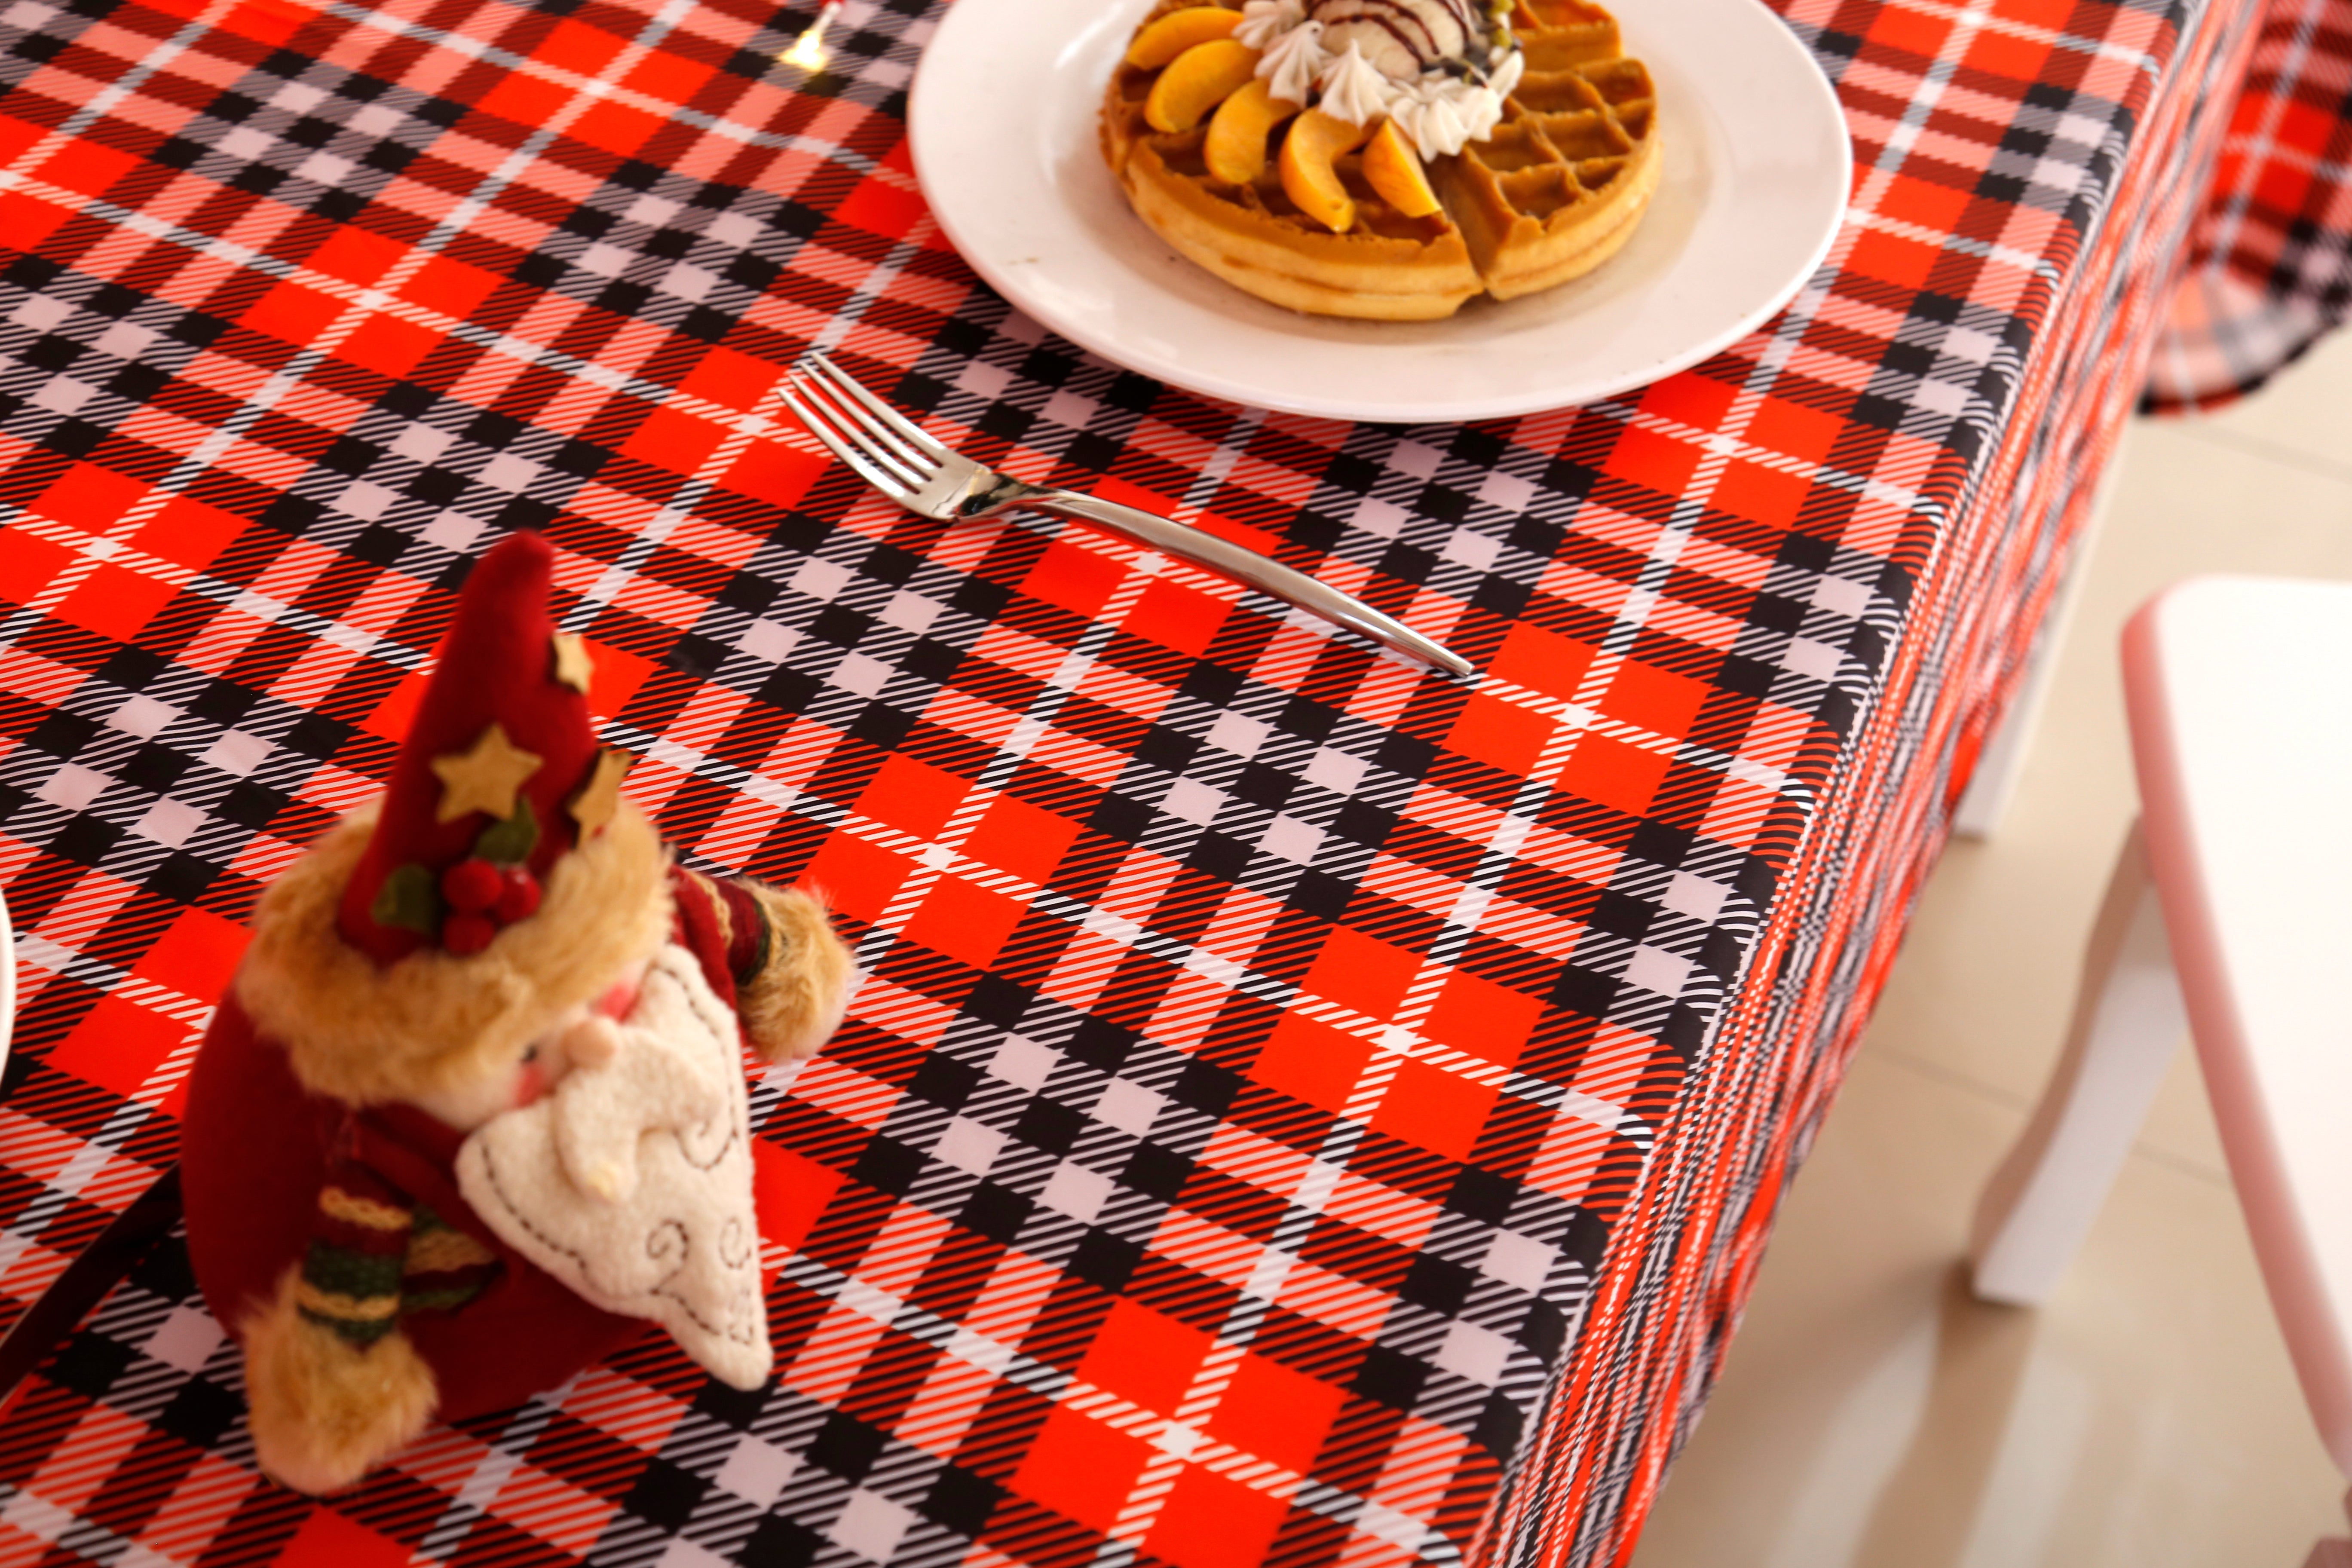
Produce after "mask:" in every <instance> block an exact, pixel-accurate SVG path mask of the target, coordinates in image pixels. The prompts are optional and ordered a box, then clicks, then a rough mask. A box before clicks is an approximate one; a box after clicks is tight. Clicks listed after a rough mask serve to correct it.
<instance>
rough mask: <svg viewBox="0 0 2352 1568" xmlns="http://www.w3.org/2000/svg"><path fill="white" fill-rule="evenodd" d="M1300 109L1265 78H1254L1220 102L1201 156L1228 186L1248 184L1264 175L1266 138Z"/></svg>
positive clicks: (1211, 174)
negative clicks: (1273, 87)
mask: <svg viewBox="0 0 2352 1568" xmlns="http://www.w3.org/2000/svg"><path fill="white" fill-rule="evenodd" d="M1297 112H1298V105H1297V104H1295V103H1293V102H1291V101H1290V100H1288V99H1286V98H1276V97H1275V96H1274V89H1271V88H1269V87H1267V86H1266V85H1265V78H1263V77H1252V78H1251V79H1249V81H1248V83H1247V84H1246V85H1245V86H1244V87H1243V89H1241V90H1240V91H1239V92H1237V93H1235V94H1234V95H1233V97H1231V98H1229V99H1227V100H1225V101H1224V102H1223V103H1221V104H1219V105H1217V112H1216V116H1215V118H1213V119H1212V120H1211V121H1209V140H1208V142H1207V143H1206V144H1205V145H1203V146H1202V149H1201V156H1202V161H1203V162H1205V163H1207V164H1208V165H1209V174H1210V176H1211V177H1212V178H1213V179H1218V180H1223V182H1224V183H1225V184H1229V185H1246V184H1250V183H1251V182H1252V181H1254V180H1255V179H1256V178H1257V177H1258V176H1259V175H1260V174H1265V143H1266V138H1268V137H1269V136H1272V135H1273V134H1274V128H1275V127H1276V126H1277V125H1279V124H1281V123H1282V122H1283V121H1286V120H1287V119H1289V118H1290V117H1291V116H1292V115H1294V114H1296V113H1297Z"/></svg>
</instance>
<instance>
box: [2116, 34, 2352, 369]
mask: <svg viewBox="0 0 2352 1568" xmlns="http://www.w3.org/2000/svg"><path fill="white" fill-rule="evenodd" d="M2244 82H2245V85H2244V87H2243V89H2242V90H2241V92H2240V95H2239V97H2238V100H2237V108H2236V110H2235V112H2234V113H2233V114H2232V116H2231V122H2230V132H2229V139H2228V141H2227V142H2226V143H2225V144H2224V146H2223V148H2222V151H2221V166H2220V167H2219V169H2218V170H2217V171H2216V172H2215V174H2214V179H2213V184H2212V189H2211V194H2210V196H2209V197H2208V198H2207V201H2206V210H2205V215H2204V217H2203V219H2202V221H2200V223H2199V225H2198V227H2197V231H2196V234H2195V236H2194V237H2193V239H2192V241H2191V244H2190V247H2189V262H2188V269H2187V272H2186V274H2185V275H2184V276H2183V277H2182V279H2181V280H2180V284H2179V288H2178V289H2176V290H2175V292H2174V294H2173V296H2172V302H2171V310H2170V313H2169V317H2168V320H2167V321H2166V323H2165V328H2164V334H2163V337H2162V339H2161V340H2160V342H2159V343H2158V349H2157V353H2156V357H2155V358H2154V360H2153V361H2152V362H2151V363H2150V364H2149V374H2148V383H2147V398H2146V403H2147V406H2148V407H2149V408H2150V409H2153V410H2158V411H2162V412H2179V411H2181V410H2185V409H2191V408H2218V407H2220V406H2221V405H2224V404H2227V403H2229V402H2231V401H2232V400H2233V399H2235V398H2238V397H2241V396H2243V395H2245V394H2247V393H2249V392H2252V391H2253V390H2255V389H2256V388H2257V387H2260V386H2261V385H2263V384H2264V383H2265V382H2267V381H2269V380H2270V378H2271V377H2272V376H2273V375H2274V374H2277V373H2278V372H2279V371H2281V370H2283V369H2284V368H2285V367H2286V366H2287V365H2288V364H2290V363H2294V360H2295V359H2296V358H2298V357H2299V356H2300V355H2301V354H2302V353H2303V352H2304V351H2305V349H2308V348H2309V347H2311V345H2312V344H2313V343H2314V342H2317V341H2318V340H2319V338H2320V337H2321V336H2322V335H2323V334H2324V333H2326V331H2328V330H2329V329H2331V328H2333V327H2336V326H2337V325H2339V324H2341V323H2342V322H2343V321H2344V319H2345V317H2346V316H2347V314H2352V0H2271V4H2270V6H2269V9H2268V11H2267V13H2266V15H2265V16H2264V17H2263V26H2262V37H2261V40H2260V42H2259V43H2258V44H2257V46H2256V47H2255V50H2254V57H2253V61H2252V66H2251V68H2249V69H2248V71H2247V73H2246V76H2245V78H2244Z"/></svg>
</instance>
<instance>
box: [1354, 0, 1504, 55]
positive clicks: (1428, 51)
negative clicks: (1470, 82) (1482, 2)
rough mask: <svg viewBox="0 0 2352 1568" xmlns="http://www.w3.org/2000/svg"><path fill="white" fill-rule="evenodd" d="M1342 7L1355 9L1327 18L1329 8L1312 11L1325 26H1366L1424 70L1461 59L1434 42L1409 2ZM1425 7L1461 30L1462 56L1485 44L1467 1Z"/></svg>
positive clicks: (1374, 0)
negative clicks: (1388, 39)
mask: <svg viewBox="0 0 2352 1568" xmlns="http://www.w3.org/2000/svg"><path fill="white" fill-rule="evenodd" d="M1342 3H1345V4H1351V5H1353V6H1355V7H1356V8H1355V9H1352V10H1349V11H1348V12H1347V13H1345V14H1344V15H1340V16H1331V15H1328V12H1329V11H1331V10H1332V9H1333V7H1331V6H1330V5H1318V6H1317V7H1316V8H1315V11H1316V16H1317V19H1318V20H1320V21H1322V22H1324V23H1326V24H1327V25H1338V24H1339V23H1344V22H1366V23H1370V25H1371V26H1375V27H1378V28H1380V29H1381V31H1382V32H1384V33H1386V34H1387V35H1388V36H1389V37H1391V38H1393V39H1395V40H1396V42H1397V45H1398V47H1400V48H1402V49H1403V50H1404V51H1405V52H1406V53H1407V54H1409V55H1411V56H1412V58H1413V59H1414V61H1415V62H1416V63H1417V64H1419V65H1420V66H1421V68H1423V69H1424V70H1426V69H1427V68H1430V67H1432V66H1434V65H1438V64H1441V63H1445V62H1449V61H1453V60H1454V59H1457V58H1463V57H1461V56H1456V55H1455V53H1454V51H1453V50H1450V49H1448V48H1446V47H1444V46H1443V45H1442V44H1440V43H1439V42H1438V39H1437V34H1436V31H1435V29H1433V27H1432V26H1430V23H1429V21H1428V19H1427V18H1426V17H1424V16H1423V15H1421V13H1420V11H1419V10H1417V9H1416V8H1414V7H1413V6H1412V5H1410V4H1409V0H1342ZM1427 4H1429V5H1433V6H1435V7H1438V8H1441V9H1443V10H1444V13H1445V14H1446V15H1447V16H1450V17H1452V18H1453V19H1454V24H1455V26H1458V27H1460V28H1461V30H1462V41H1463V52H1464V56H1466V54H1467V53H1468V51H1469V50H1470V49H1471V48H1472V47H1475V46H1477V45H1479V44H1481V43H1483V42H1484V41H1485V29H1484V28H1482V27H1481V26H1479V20H1478V16H1477V15H1476V14H1475V12H1474V11H1473V10H1472V9H1471V6H1470V3H1469V0H1427ZM1463 63H1465V64H1467V63H1468V62H1467V60H1466V58H1463Z"/></svg>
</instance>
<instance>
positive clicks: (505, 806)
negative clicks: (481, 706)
mask: <svg viewBox="0 0 2352 1568" xmlns="http://www.w3.org/2000/svg"><path fill="white" fill-rule="evenodd" d="M539 763H540V759H539V758H538V757H536V756H533V755H532V754H531V753H530V752H526V751H524V750H523V749H522V748H521V747H520V746H518V745H516V744H515V743H514V742H511V741H509V740H508V739H507V731H506V727H505V726H504V725H502V724H500V723H499V722H498V721H495V720H493V721H491V722H490V724H489V725H488V728H486V729H484V730H483V731H482V732H481V733H480V734H479V735H478V736H476V737H475V739H474V744H473V746H472V748H471V749H470V750H468V751H464V752H453V753H452V754H450V755H448V756H446V757H436V758H434V759H433V763H432V766H433V771H434V773H436V774H438V775H439V776H440V779H441V805H440V807H439V809H438V810H437V811H436V813H435V814H434V818H433V819H434V820H435V821H436V822H454V821H456V820H457V818H458V817H461V816H465V815H466V814H467V812H469V811H482V812H488V814H489V815H490V816H495V817H499V818H502V819H503V818H505V817H509V816H513V815H514V808H515V792H516V791H517V790H519V789H520V788H522V786H523V784H524V783H525V782H526V781H528V780H529V779H530V775H531V774H533V773H537V772H539Z"/></svg>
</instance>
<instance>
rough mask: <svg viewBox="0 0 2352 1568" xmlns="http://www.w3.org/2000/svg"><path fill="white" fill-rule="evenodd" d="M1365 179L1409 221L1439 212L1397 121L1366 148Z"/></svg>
mask: <svg viewBox="0 0 2352 1568" xmlns="http://www.w3.org/2000/svg"><path fill="white" fill-rule="evenodd" d="M1219 112H1221V113H1222V112H1223V110H1220V111H1219ZM1210 134H1211V135H1214V134H1215V132H1213V131H1212V132H1210ZM1364 178H1365V180H1366V181H1367V182H1368V183H1370V185H1371V187H1372V189H1374V190H1376V191H1378V192H1380V194H1381V197H1382V199H1384V200H1385V201H1386V202H1387V203H1388V204H1389V205H1391V206H1392V207H1394V208H1396V210H1397V211H1399V212H1401V213H1402V214H1404V216H1407V217H1427V216H1429V215H1430V214H1432V213H1433V212H1435V211H1436V210H1437V193H1436V192H1435V191H1433V190H1431V189H1430V188H1429V176H1428V175H1427V174H1424V173H1423V171H1422V167H1421V154H1420V153H1416V152H1414V151H1413V147H1412V142H1407V141H1406V140H1405V139H1404V137H1403V135H1402V133H1401V132H1399V131H1398V130H1397V126H1396V121H1393V120H1383V121H1381V128H1380V129H1379V130H1378V131H1376V132H1372V139H1371V141H1370V142H1369V143H1367V144H1366V145H1365V148H1364Z"/></svg>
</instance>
